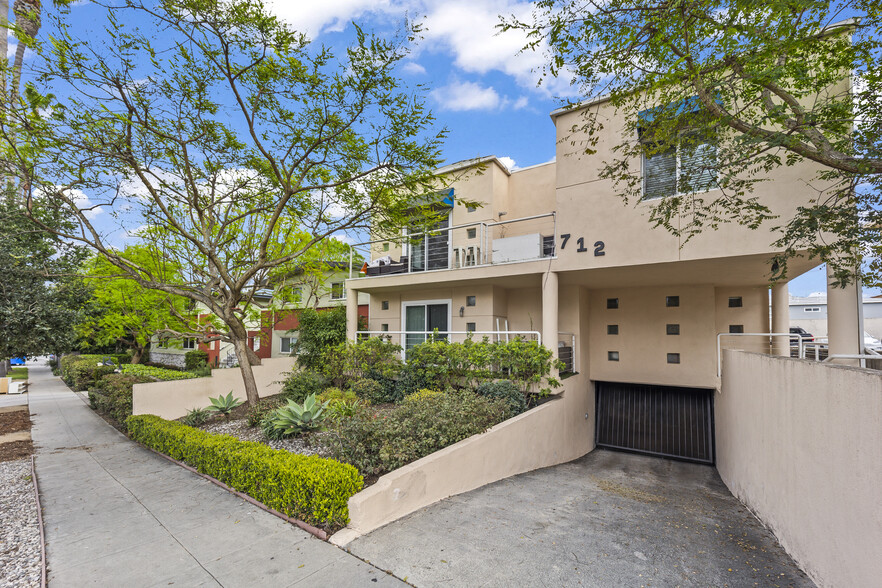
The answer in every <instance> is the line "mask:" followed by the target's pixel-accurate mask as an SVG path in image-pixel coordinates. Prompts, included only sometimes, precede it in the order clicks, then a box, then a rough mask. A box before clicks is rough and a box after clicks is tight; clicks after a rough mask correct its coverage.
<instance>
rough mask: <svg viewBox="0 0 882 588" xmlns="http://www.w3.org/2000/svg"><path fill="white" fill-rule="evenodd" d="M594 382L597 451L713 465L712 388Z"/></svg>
mask: <svg viewBox="0 0 882 588" xmlns="http://www.w3.org/2000/svg"><path fill="white" fill-rule="evenodd" d="M595 384H596V388H595V389H596V391H597V423H596V424H597V429H596V430H597V446H598V447H608V448H611V449H625V450H628V451H636V452H640V453H647V454H650V455H659V456H664V457H673V458H676V459H684V460H689V461H697V462H701V463H710V464H712V463H714V420H713V401H714V396H713V390H706V389H703V388H679V387H674V386H650V385H647V384H622V383H616V382H596V383H595Z"/></svg>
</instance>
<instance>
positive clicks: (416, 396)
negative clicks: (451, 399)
mask: <svg viewBox="0 0 882 588" xmlns="http://www.w3.org/2000/svg"><path fill="white" fill-rule="evenodd" d="M439 394H444V392H441V391H439V390H429V389H428V388H423V389H422V390H420V391H419V392H414V393H413V394H411V395H409V396H406V397H405V398H404V402H422V401H423V400H425V399H426V398H428V397H430V396H438V395H439Z"/></svg>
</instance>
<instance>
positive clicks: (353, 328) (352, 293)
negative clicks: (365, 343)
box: [346, 285, 358, 341]
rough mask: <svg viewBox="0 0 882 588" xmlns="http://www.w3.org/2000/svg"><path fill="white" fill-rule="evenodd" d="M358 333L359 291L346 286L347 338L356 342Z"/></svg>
mask: <svg viewBox="0 0 882 588" xmlns="http://www.w3.org/2000/svg"><path fill="white" fill-rule="evenodd" d="M357 333H358V290H355V289H354V288H350V287H349V286H348V285H347V286H346V338H347V339H349V340H350V341H355V338H356V336H357Z"/></svg>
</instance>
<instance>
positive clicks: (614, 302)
mask: <svg viewBox="0 0 882 588" xmlns="http://www.w3.org/2000/svg"><path fill="white" fill-rule="evenodd" d="M606 307H607V308H618V307H619V299H618V298H607V299H606Z"/></svg>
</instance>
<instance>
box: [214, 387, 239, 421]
mask: <svg viewBox="0 0 882 588" xmlns="http://www.w3.org/2000/svg"><path fill="white" fill-rule="evenodd" d="M208 399H209V400H210V401H211V406H208V407H206V409H205V410H208V411H211V412H219V413H220V414H222V415H224V416H225V417H228V418H229V416H230V413H231V412H232V411H233V409H234V408H236V407H237V406H239V405H240V404H242V402H243V401H242V400H240V399H238V398H233V391H232V390H230V393H229V394H227V395H226V396H224V395H223V394H221V395H220V396H218V397H217V398H211V397H210V396H209V398H208Z"/></svg>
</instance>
